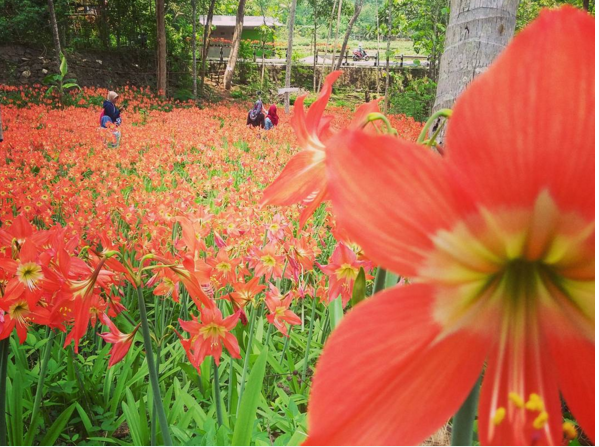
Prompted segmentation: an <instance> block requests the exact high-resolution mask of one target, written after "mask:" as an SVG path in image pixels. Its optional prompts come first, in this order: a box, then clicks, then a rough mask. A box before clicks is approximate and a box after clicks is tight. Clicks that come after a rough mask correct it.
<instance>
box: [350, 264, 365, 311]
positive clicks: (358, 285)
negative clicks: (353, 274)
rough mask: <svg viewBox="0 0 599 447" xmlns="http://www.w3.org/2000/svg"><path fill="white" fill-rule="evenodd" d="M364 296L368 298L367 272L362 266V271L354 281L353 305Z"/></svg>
mask: <svg viewBox="0 0 599 447" xmlns="http://www.w3.org/2000/svg"><path fill="white" fill-rule="evenodd" d="M364 298H366V273H365V272H364V269H363V268H362V267H360V272H359V273H358V277H357V278H356V281H355V282H354V290H353V291H352V294H351V305H352V306H355V305H356V304H358V303H359V302H360V301H362V300H363V299H364Z"/></svg>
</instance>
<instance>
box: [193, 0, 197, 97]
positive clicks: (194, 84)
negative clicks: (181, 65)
mask: <svg viewBox="0 0 599 447" xmlns="http://www.w3.org/2000/svg"><path fill="white" fill-rule="evenodd" d="M196 15H197V8H196V0H191V20H192V24H191V32H192V33H193V36H191V52H192V53H193V56H192V67H191V70H192V76H193V97H194V98H195V99H198V60H197V57H196V40H197V39H196V20H197V17H196Z"/></svg>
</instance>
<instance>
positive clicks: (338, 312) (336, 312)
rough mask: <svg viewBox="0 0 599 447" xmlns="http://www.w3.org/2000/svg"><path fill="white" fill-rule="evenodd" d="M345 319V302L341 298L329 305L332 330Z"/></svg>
mask: <svg viewBox="0 0 599 447" xmlns="http://www.w3.org/2000/svg"><path fill="white" fill-rule="evenodd" d="M342 318H343V301H342V300H341V296H338V297H337V299H335V300H333V301H331V304H329V319H330V320H331V329H335V328H336V327H337V326H338V325H339V322H340V321H341V319H342Z"/></svg>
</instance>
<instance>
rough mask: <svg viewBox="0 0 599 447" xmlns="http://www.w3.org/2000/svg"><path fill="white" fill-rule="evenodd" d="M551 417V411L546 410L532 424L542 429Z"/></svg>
mask: <svg viewBox="0 0 599 447" xmlns="http://www.w3.org/2000/svg"><path fill="white" fill-rule="evenodd" d="M548 419H549V413H547V412H546V411H542V412H541V413H540V414H539V415H538V416H537V417H536V419H535V420H534V422H533V423H532V426H533V427H534V428H536V429H537V430H540V429H542V428H543V427H544V426H545V424H546V423H547V420H548Z"/></svg>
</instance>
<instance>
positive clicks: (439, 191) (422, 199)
mask: <svg viewBox="0 0 599 447" xmlns="http://www.w3.org/2000/svg"><path fill="white" fill-rule="evenodd" d="M327 150H328V152H327V175H328V185H329V196H330V197H331V198H332V201H333V208H334V210H335V216H336V217H337V220H338V222H339V224H340V226H341V227H343V228H344V229H346V230H347V232H348V233H349V235H350V237H351V238H352V240H353V241H355V242H357V243H358V244H359V245H360V246H361V247H363V248H364V252H365V253H366V255H367V256H368V258H370V259H372V260H373V261H375V262H377V263H378V264H380V265H382V266H384V267H385V268H387V269H389V270H392V271H393V272H395V273H400V274H402V275H405V276H414V275H415V274H416V272H417V269H418V266H419V264H420V263H421V261H422V259H423V254H424V253H425V252H426V251H427V250H429V249H430V248H431V247H432V242H431V239H430V235H431V234H434V233H435V232H436V231H437V230H438V229H440V228H451V227H452V226H453V225H454V223H455V222H456V221H457V220H458V219H459V216H460V213H461V211H459V210H460V209H463V210H464V211H465V210H467V209H468V208H469V207H471V206H472V205H471V202H470V201H469V199H468V197H469V196H468V194H467V193H466V192H465V191H457V190H456V188H455V186H454V184H455V183H454V182H453V180H452V179H451V178H450V177H449V174H448V170H447V168H446V164H445V163H444V160H443V159H442V158H441V157H440V156H439V155H438V154H435V153H433V152H432V151H430V150H429V149H427V148H426V147H424V146H419V145H416V144H414V143H408V142H405V141H401V140H399V139H397V138H392V137H389V136H371V135H367V134H366V133H364V132H360V131H346V132H343V133H342V134H340V135H338V136H336V137H334V138H333V139H332V140H331V141H330V143H329V146H328V148H327ZM357 179H359V181H357Z"/></svg>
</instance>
